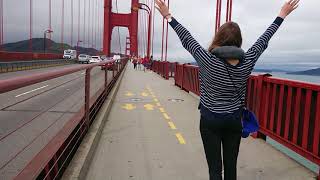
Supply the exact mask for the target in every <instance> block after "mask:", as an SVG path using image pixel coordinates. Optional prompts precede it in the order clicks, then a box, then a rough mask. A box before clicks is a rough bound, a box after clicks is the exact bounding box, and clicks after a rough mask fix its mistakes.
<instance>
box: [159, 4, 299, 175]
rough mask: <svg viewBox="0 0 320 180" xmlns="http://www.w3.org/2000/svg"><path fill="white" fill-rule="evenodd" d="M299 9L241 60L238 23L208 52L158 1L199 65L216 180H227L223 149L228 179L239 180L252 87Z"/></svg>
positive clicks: (205, 137)
mask: <svg viewBox="0 0 320 180" xmlns="http://www.w3.org/2000/svg"><path fill="white" fill-rule="evenodd" d="M298 3H299V0H290V1H288V2H286V3H285V4H284V6H283V7H282V9H281V11H280V14H279V16H278V17H277V18H276V19H275V21H274V22H273V23H272V24H271V25H270V27H269V28H268V29H267V30H266V32H265V33H264V34H263V35H262V36H261V37H260V38H259V39H258V41H257V42H256V43H255V44H254V45H253V46H252V47H251V48H250V49H249V50H248V51H247V52H246V53H244V52H243V54H241V51H242V50H241V49H240V48H241V45H242V36H241V31H240V28H239V26H238V25H237V24H236V23H234V22H228V23H226V24H224V25H222V27H221V28H220V29H219V31H218V32H217V34H216V35H215V38H214V40H213V42H212V44H211V45H210V47H209V51H208V50H205V49H204V48H202V47H201V46H200V44H199V43H198V42H197V41H196V40H195V39H194V38H193V37H192V36H191V34H190V33H189V32H188V30H187V29H185V28H184V27H183V26H182V25H181V24H179V23H178V21H177V20H176V19H174V18H173V17H172V15H171V14H170V13H169V9H168V7H167V6H166V5H165V3H164V2H163V1H162V0H156V4H157V7H156V8H157V9H158V10H159V11H160V13H161V14H162V15H163V17H164V18H166V19H167V20H168V22H169V23H170V25H171V27H172V28H173V29H174V30H175V32H176V33H177V35H178V36H179V38H180V40H181V42H182V45H183V46H184V48H185V49H186V50H188V51H189V52H190V53H191V55H192V56H193V57H194V59H195V60H196V61H197V63H198V65H199V77H200V105H199V109H200V113H201V118H200V132H201V138H202V141H203V146H204V150H205V154H206V158H207V163H208V167H209V176H210V180H221V179H222V157H221V144H222V148H223V165H224V178H225V180H235V179H237V158H238V153H239V146H240V140H241V133H242V124H241V114H242V110H243V107H244V99H245V91H246V82H247V80H248V78H249V75H250V74H251V72H252V70H253V67H254V65H255V64H256V62H257V60H258V59H259V57H260V55H261V54H262V53H263V52H264V50H265V49H266V48H267V47H268V42H269V40H270V39H271V37H272V36H273V35H274V34H275V32H276V31H277V30H278V28H279V27H280V25H281V24H282V22H283V20H284V19H285V18H286V17H287V16H288V15H289V14H290V13H291V12H292V11H293V10H295V9H296V8H297V7H298ZM230 46H231V47H230Z"/></svg>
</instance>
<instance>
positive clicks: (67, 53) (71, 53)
mask: <svg viewBox="0 0 320 180" xmlns="http://www.w3.org/2000/svg"><path fill="white" fill-rule="evenodd" d="M76 58H77V51H76V50H72V49H68V50H64V52H63V59H76Z"/></svg>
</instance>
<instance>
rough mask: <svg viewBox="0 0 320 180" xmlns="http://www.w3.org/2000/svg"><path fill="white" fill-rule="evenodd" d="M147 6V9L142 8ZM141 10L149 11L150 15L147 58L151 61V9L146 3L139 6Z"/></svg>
mask: <svg viewBox="0 0 320 180" xmlns="http://www.w3.org/2000/svg"><path fill="white" fill-rule="evenodd" d="M142 6H145V7H146V8H144V7H142ZM139 9H142V10H145V11H147V13H148V14H149V24H148V45H147V46H148V47H147V58H148V59H150V38H151V9H150V7H149V6H148V5H146V4H144V3H140V4H139Z"/></svg>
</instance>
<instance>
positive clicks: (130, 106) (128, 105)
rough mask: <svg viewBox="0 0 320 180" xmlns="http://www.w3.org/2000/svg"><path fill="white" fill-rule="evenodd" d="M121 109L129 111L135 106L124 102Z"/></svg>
mask: <svg viewBox="0 0 320 180" xmlns="http://www.w3.org/2000/svg"><path fill="white" fill-rule="evenodd" d="M122 108H123V109H126V110H128V111H131V110H133V109H136V106H135V105H133V104H125V105H124V106H122Z"/></svg>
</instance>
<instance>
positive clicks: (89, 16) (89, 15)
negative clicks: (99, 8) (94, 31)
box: [88, 0, 91, 47]
mask: <svg viewBox="0 0 320 180" xmlns="http://www.w3.org/2000/svg"><path fill="white" fill-rule="evenodd" d="M88 2H89V7H88V8H89V12H88V13H89V14H88V47H90V38H91V37H90V25H91V22H90V21H91V19H90V18H91V0H88Z"/></svg>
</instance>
